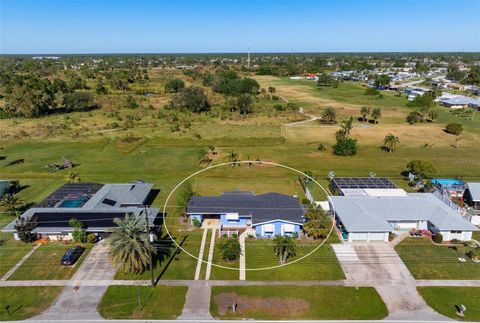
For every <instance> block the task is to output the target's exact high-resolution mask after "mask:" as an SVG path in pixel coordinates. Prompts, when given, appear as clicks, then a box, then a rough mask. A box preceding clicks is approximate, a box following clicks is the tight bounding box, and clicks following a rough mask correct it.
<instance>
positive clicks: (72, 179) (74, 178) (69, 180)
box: [66, 172, 81, 183]
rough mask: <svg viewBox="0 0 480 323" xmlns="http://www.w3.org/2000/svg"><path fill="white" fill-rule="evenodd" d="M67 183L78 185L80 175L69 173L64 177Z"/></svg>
mask: <svg viewBox="0 0 480 323" xmlns="http://www.w3.org/2000/svg"><path fill="white" fill-rule="evenodd" d="M66 180H67V183H80V182H81V179H80V174H79V173H77V172H70V173H68V175H67V176H66Z"/></svg>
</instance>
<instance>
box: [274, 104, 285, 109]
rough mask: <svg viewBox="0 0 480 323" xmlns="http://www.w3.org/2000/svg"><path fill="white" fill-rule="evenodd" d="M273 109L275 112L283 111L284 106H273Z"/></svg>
mask: <svg viewBox="0 0 480 323" xmlns="http://www.w3.org/2000/svg"><path fill="white" fill-rule="evenodd" d="M273 108H274V109H275V110H277V111H285V106H284V105H283V104H275V105H274V106H273Z"/></svg>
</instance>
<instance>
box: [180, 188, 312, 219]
mask: <svg viewBox="0 0 480 323" xmlns="http://www.w3.org/2000/svg"><path fill="white" fill-rule="evenodd" d="M187 213H188V214H222V213H238V214H239V215H251V216H252V223H253V224H256V223H262V222H267V221H272V220H277V219H280V220H285V221H290V222H295V223H303V215H304V210H303V208H302V206H301V205H300V203H299V202H298V199H296V198H294V197H292V196H289V195H284V194H278V193H267V194H260V195H255V194H253V193H250V192H227V193H223V194H221V195H220V196H194V197H192V198H191V199H190V201H189V203H188V206H187Z"/></svg>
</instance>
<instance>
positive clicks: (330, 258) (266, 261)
mask: <svg viewBox="0 0 480 323" xmlns="http://www.w3.org/2000/svg"><path fill="white" fill-rule="evenodd" d="M334 234H335V233H332V235H334ZM317 246H318V242H310V241H306V240H299V241H298V242H297V250H296V256H294V257H292V258H289V259H288V261H287V263H288V262H291V261H294V260H295V259H299V258H300V257H302V256H304V255H306V254H308V253H309V252H311V251H313V250H314V249H315V248H316V247H317ZM245 248H246V251H245V256H246V267H247V268H251V269H254V268H268V267H273V266H278V265H279V262H278V258H277V257H276V255H275V253H274V250H273V242H272V241H271V240H269V239H247V241H246V246H245ZM344 278H345V276H344V274H343V270H342V268H341V267H340V264H339V263H338V260H337V257H336V256H335V253H334V251H333V249H332V247H331V246H330V244H329V243H325V244H324V245H323V246H321V247H320V248H318V249H317V250H316V251H315V252H314V253H312V254H311V255H310V256H308V257H306V258H305V259H302V260H300V261H298V262H296V263H293V264H290V265H286V266H283V267H280V268H275V269H268V270H254V271H247V280H338V279H344Z"/></svg>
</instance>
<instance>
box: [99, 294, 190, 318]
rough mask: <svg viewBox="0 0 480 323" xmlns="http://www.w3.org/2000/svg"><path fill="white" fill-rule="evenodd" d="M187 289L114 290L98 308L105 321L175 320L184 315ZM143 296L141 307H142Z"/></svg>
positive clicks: (104, 296)
mask: <svg viewBox="0 0 480 323" xmlns="http://www.w3.org/2000/svg"><path fill="white" fill-rule="evenodd" d="M187 289H188V288H187V287H185V286H157V287H155V288H152V287H150V286H110V287H108V289H107V291H106V292H105V294H104V295H103V298H102V300H101V302H100V304H99V305H98V308H97V310H98V312H99V313H100V315H101V316H102V317H103V318H105V319H139V318H141V319H168V320H171V319H175V318H176V317H177V316H179V315H180V314H181V313H182V309H183V304H184V303H185V297H186V295H187ZM138 295H140V306H139V303H138Z"/></svg>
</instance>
